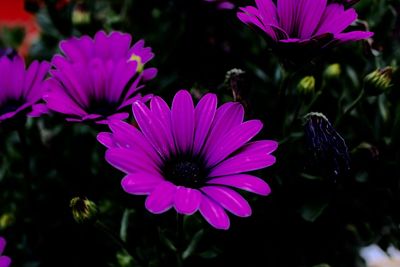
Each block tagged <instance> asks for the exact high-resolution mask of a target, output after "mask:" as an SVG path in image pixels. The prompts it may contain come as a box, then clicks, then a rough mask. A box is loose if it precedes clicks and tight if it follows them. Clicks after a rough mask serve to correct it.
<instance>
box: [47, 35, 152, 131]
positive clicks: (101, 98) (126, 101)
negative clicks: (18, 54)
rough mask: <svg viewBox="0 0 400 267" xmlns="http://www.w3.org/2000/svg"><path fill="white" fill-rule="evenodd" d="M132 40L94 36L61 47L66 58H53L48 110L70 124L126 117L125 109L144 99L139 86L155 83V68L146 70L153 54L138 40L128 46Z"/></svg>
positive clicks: (145, 97)
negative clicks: (143, 83)
mask: <svg viewBox="0 0 400 267" xmlns="http://www.w3.org/2000/svg"><path fill="white" fill-rule="evenodd" d="M131 39H132V37H131V36H130V35H129V34H125V33H121V32H112V33H111V34H109V35H106V33H104V32H103V31H100V32H98V33H96V35H95V37H94V39H92V38H90V37H89V36H83V37H81V38H72V39H70V40H67V41H63V42H61V44H60V48H61V51H62V52H63V54H64V55H56V56H55V57H54V58H53V60H52V64H53V68H52V69H51V70H50V74H51V76H52V77H51V78H50V79H49V80H48V82H47V89H48V92H47V94H46V95H45V96H44V100H45V101H46V102H47V106H48V108H49V109H51V110H53V111H56V112H59V113H63V114H65V115H66V116H67V120H68V121H85V120H95V121H96V122H97V123H106V122H107V121H109V120H112V119H125V118H127V117H128V116H129V114H128V113H127V112H124V111H123V109H124V108H125V107H127V106H129V105H131V104H132V103H133V102H135V101H136V100H139V99H142V100H143V101H146V100H148V99H149V98H150V97H151V96H150V95H147V96H142V95H141V93H140V92H139V90H140V89H142V88H143V85H141V83H142V82H145V81H148V80H151V79H153V78H154V77H155V76H156V74H157V69H155V68H147V69H146V68H145V67H144V66H145V64H146V63H147V62H148V61H149V60H151V59H152V58H153V56H154V54H153V53H152V52H151V48H149V47H144V41H143V40H140V41H138V42H137V43H135V44H134V45H133V46H131Z"/></svg>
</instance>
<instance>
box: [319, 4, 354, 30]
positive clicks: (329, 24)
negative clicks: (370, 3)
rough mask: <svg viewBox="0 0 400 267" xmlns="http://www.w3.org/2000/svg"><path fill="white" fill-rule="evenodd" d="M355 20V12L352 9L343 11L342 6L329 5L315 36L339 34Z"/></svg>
mask: <svg viewBox="0 0 400 267" xmlns="http://www.w3.org/2000/svg"><path fill="white" fill-rule="evenodd" d="M356 19H357V12H356V11H355V10H354V9H353V8H349V9H347V10H344V7H343V5H340V4H331V5H328V6H327V8H326V9H325V12H324V14H323V15H322V19H321V21H320V23H319V27H318V29H317V31H316V35H318V34H323V33H325V32H330V33H333V34H337V33H341V32H342V31H344V30H345V29H346V28H347V27H348V26H349V25H350V24H351V23H353V21H355V20H356Z"/></svg>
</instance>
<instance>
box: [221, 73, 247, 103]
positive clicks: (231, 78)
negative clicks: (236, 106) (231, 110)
mask: <svg viewBox="0 0 400 267" xmlns="http://www.w3.org/2000/svg"><path fill="white" fill-rule="evenodd" d="M245 75H246V72H245V71H243V70H241V69H231V70H230V71H228V72H227V73H226V75H225V82H224V83H225V86H227V87H228V89H230V90H231V91H232V95H233V99H234V101H239V102H240V101H241V100H242V99H244V98H246V97H245V95H246V94H247V92H246V91H247V90H248V89H249V88H248V87H249V86H248V83H247V80H246V77H245Z"/></svg>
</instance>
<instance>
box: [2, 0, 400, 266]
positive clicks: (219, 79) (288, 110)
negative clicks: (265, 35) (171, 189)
mask: <svg viewBox="0 0 400 267" xmlns="http://www.w3.org/2000/svg"><path fill="white" fill-rule="evenodd" d="M44 2H45V5H44V7H43V8H40V9H33V11H35V12H37V13H36V16H37V20H38V22H39V24H40V26H41V27H42V33H41V38H40V40H39V41H38V42H37V43H35V44H34V45H33V46H32V47H31V50H30V53H29V59H30V60H33V59H47V60H49V59H50V58H51V57H52V55H54V53H56V52H57V51H58V47H57V45H58V43H59V41H60V40H62V39H65V38H68V37H70V36H72V35H74V36H80V35H83V34H89V35H91V36H93V35H94V33H95V32H96V31H98V30H101V29H104V30H106V31H111V30H121V31H126V32H128V33H131V34H132V35H133V39H134V40H135V41H137V40H139V39H142V38H143V39H145V40H146V44H147V45H149V46H151V47H152V48H153V51H154V52H155V54H156V57H155V58H154V60H152V61H151V62H150V64H149V65H151V66H152V67H157V68H158V69H159V74H158V76H157V78H156V79H154V80H153V81H151V82H150V83H148V84H147V85H146V90H148V91H149V92H152V93H155V94H158V95H161V96H163V97H164V98H165V99H166V100H168V101H170V100H171V97H172V96H173V95H174V94H175V93H176V91H177V90H179V89H181V88H187V89H190V90H191V92H192V93H193V94H194V95H195V96H196V95H200V94H203V93H205V92H208V91H210V92H214V93H217V94H218V96H219V100H220V101H221V102H224V101H232V100H233V98H234V96H233V95H232V88H231V86H232V85H229V84H224V80H225V74H226V72H228V71H229V70H231V69H233V68H240V69H241V70H243V71H245V73H246V76H245V79H246V82H239V83H235V86H243V85H246V88H239V89H238V88H236V89H235V90H236V91H239V92H240V94H241V95H240V96H241V98H240V100H239V101H241V102H242V103H245V106H246V109H247V116H248V118H259V119H261V120H263V122H264V129H263V131H262V133H261V137H265V139H274V140H279V142H280V146H279V148H278V150H277V151H276V152H275V156H276V157H277V163H276V164H275V165H274V166H272V167H270V168H267V169H265V170H263V171H260V172H258V173H256V175H258V176H259V177H262V178H263V179H265V180H266V181H267V182H268V183H269V184H270V186H271V188H272V194H271V195H270V196H268V197H253V196H252V195H250V194H246V198H247V199H249V200H250V202H251V205H252V208H253V215H252V216H251V217H249V218H246V219H242V218H237V217H234V216H231V228H230V229H229V231H217V230H214V229H212V228H211V227H210V226H209V225H208V224H207V223H205V222H204V220H203V219H202V218H201V217H200V216H198V215H194V216H191V217H185V218H184V220H183V222H182V224H183V230H184V231H183V233H182V235H181V238H180V241H178V242H177V241H176V240H177V236H176V214H175V212H174V211H169V212H167V213H166V214H162V215H153V214H151V213H149V212H148V211H146V210H145V208H144V197H140V196H131V195H128V194H126V193H125V192H124V191H123V190H122V188H121V186H120V181H121V178H122V177H123V174H122V173H121V172H119V171H117V170H115V169H113V168H112V167H111V166H109V165H108V164H107V163H106V162H105V160H104V152H105V149H104V148H103V147H102V146H101V145H100V144H99V143H98V142H97V141H96V134H97V133H98V132H100V131H106V130H107V128H106V127H105V126H98V125H97V126H96V125H84V124H79V123H78V124H76V123H75V124H73V123H68V122H65V121H64V120H63V119H62V118H60V117H58V116H55V115H53V116H47V117H43V118H40V119H29V120H28V121H27V122H25V121H24V119H22V120H21V121H18V122H7V123H2V124H0V136H1V138H0V235H2V236H5V237H6V238H7V240H8V245H7V255H9V256H11V257H12V258H13V260H14V265H13V266H26V267H28V266H32V267H33V266H40V267H47V266H50V267H54V266H57V267H63V266H66V267H67V266H68V267H73V266H74V267H75V266H77V267H78V266H98V267H102V266H115V267H117V266H121V267H128V266H175V264H176V259H177V257H180V258H181V259H182V260H183V261H184V263H185V266H192V267H196V266H209V267H213V266H271V267H312V266H331V267H349V266H352V267H353V266H357V267H360V266H363V263H362V261H361V260H360V259H359V255H358V250H359V248H360V247H361V246H365V245H368V244H370V243H372V242H373V243H378V244H380V245H382V246H383V247H385V246H388V245H389V244H394V245H396V246H400V239H399V238H400V231H399V230H400V229H399V224H400V212H399V211H400V209H399V204H400V149H399V148H400V88H399V86H400V73H399V71H398V70H396V69H397V67H398V60H399V59H400V52H399V51H400V43H399V41H400V20H399V17H398V12H400V1H398V0H361V1H360V2H359V3H358V4H357V5H356V6H355V8H356V9H357V11H358V12H359V18H360V19H362V20H364V21H365V22H367V23H368V26H369V28H370V30H372V31H374V32H375V36H374V38H373V40H374V41H373V42H371V43H368V42H358V43H352V44H346V45H343V46H341V47H338V48H336V49H334V50H332V51H330V52H327V53H325V54H324V55H321V57H320V58H318V59H315V60H313V61H312V63H310V64H308V65H306V66H305V67H303V68H302V69H300V70H299V69H297V70H283V69H282V67H281V65H280V64H279V61H278V56H277V55H274V54H273V53H271V52H270V50H269V48H268V47H267V45H266V42H265V41H264V40H263V39H262V37H260V35H258V34H257V33H256V32H254V31H252V30H250V29H249V28H248V27H246V26H245V25H243V24H242V23H241V22H240V21H239V20H238V19H237V18H236V11H235V10H218V9H216V6H215V5H213V4H211V3H207V2H205V1H201V0H142V1H139V0H115V1H114V0H113V1H111V0H109V1H107V0H97V1H95V0H87V1H70V2H69V1H65V2H67V4H66V5H63V6H61V7H60V5H57V4H58V1H56V0H46V1H44ZM76 2H81V3H80V6H79V8H80V11H82V9H83V11H84V12H88V14H89V20H88V19H87V18H88V17H84V19H83V20H80V19H79V18H82V17H74V12H76V10H77V9H76V6H75V5H77V4H76ZM236 3H239V4H240V6H244V5H250V4H253V1H244V0H243V1H237V2H236ZM82 4H83V6H82ZM75 15H76V14H75ZM73 18H74V19H73ZM365 22H364V23H365ZM2 33H3V34H2V35H1V36H0V44H2V45H3V46H11V47H16V46H17V45H18V44H20V43H21V38H22V37H21V33H20V30H10V29H8V30H7V31H3V32H2ZM335 63H338V64H339V65H340V68H339V69H336V71H337V72H338V73H336V74H335V75H331V74H332V73H330V74H329V75H327V74H326V72H325V70H326V69H327V68H328V66H330V65H331V64H335ZM386 66H392V67H393V68H394V70H395V71H394V73H393V80H392V84H393V85H392V86H391V87H390V88H389V89H388V90H386V91H385V92H384V93H383V94H381V95H379V96H371V97H366V96H363V97H361V99H360V101H359V102H358V103H356V104H355V105H354V107H352V103H353V102H354V100H356V99H357V97H358V96H359V95H360V92H361V91H362V90H363V79H364V77H365V75H367V74H368V73H370V72H372V71H374V70H375V69H377V68H384V67H386ZM305 76H313V77H315V89H314V91H313V92H310V93H309V94H300V93H299V92H298V91H297V89H296V88H297V85H298V83H299V82H300V80H301V79H302V78H304V77H305ZM0 90H1V88H0ZM309 112H321V113H323V114H324V115H325V116H326V117H327V118H328V119H329V120H330V122H331V123H332V125H333V126H334V127H335V129H336V130H337V131H338V132H339V133H340V135H341V136H342V137H343V138H344V140H345V142H346V144H347V146H348V149H349V154H350V165H349V167H350V169H349V170H348V171H346V172H343V174H341V175H338V176H337V177H335V179H333V178H332V176H331V175H329V174H328V172H327V170H325V169H324V168H321V166H318V164H315V158H314V156H313V153H310V151H309V150H308V149H307V143H306V139H305V134H304V126H303V117H304V116H305V115H306V114H307V113H309ZM18 132H19V133H20V135H18V134H17V133H18ZM75 196H82V197H88V198H89V199H90V200H92V201H93V202H95V203H96V204H97V207H98V217H99V221H101V222H102V224H104V225H105V226H107V227H108V228H109V230H110V231H112V232H114V233H116V235H117V236H119V238H120V239H121V240H122V242H125V243H126V250H128V251H126V250H124V248H122V247H121V246H118V245H117V244H115V243H114V242H113V241H112V239H111V238H110V236H109V235H107V233H105V232H104V231H102V230H101V229H100V228H98V227H95V226H94V225H92V224H89V225H87V224H83V225H78V224H76V223H75V222H74V220H73V218H72V215H71V211H70V208H69V202H70V200H71V198H73V197H75ZM103 230H104V229H103ZM179 253H181V254H182V253H183V254H182V255H178V254H179ZM129 254H130V255H129Z"/></svg>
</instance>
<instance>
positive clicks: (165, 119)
mask: <svg viewBox="0 0 400 267" xmlns="http://www.w3.org/2000/svg"><path fill="white" fill-rule="evenodd" d="M150 108H151V111H152V112H153V114H154V116H155V117H157V118H159V120H160V122H161V123H162V124H163V125H164V127H165V131H166V132H167V133H172V125H171V110H170V109H169V106H168V104H167V103H165V101H164V100H163V99H162V98H160V97H158V96H155V97H153V98H152V100H151V102H150ZM170 138H171V140H170V142H171V143H173V141H172V137H170ZM170 148H171V149H173V152H174V153H175V145H172V144H171V146H170Z"/></svg>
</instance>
